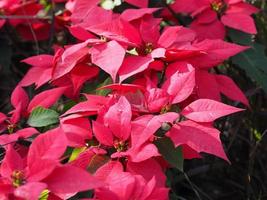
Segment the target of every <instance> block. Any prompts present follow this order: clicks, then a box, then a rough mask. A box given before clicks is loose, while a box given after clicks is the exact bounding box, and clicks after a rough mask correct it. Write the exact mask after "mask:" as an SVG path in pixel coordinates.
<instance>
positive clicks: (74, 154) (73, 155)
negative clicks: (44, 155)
mask: <svg viewBox="0 0 267 200" xmlns="http://www.w3.org/2000/svg"><path fill="white" fill-rule="evenodd" d="M85 150H86V147H81V148H75V149H73V151H72V153H71V155H70V158H69V162H71V161H73V160H75V159H76V158H77V157H78V156H79V155H80V154H81V153H82V152H84V151H85Z"/></svg>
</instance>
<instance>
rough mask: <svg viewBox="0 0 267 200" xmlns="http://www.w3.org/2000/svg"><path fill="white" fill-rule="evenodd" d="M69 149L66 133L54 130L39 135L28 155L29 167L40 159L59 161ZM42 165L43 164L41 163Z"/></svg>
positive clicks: (57, 129)
mask: <svg viewBox="0 0 267 200" xmlns="http://www.w3.org/2000/svg"><path fill="white" fill-rule="evenodd" d="M66 148H67V141H66V138H65V135H64V133H63V132H62V131H61V130H60V129H59V128H56V129H52V130H49V131H47V132H46V133H43V134H42V135H39V136H38V137H37V138H36V139H35V140H34V141H33V143H32V145H31V146H30V149H29V153H28V160H27V163H28V166H31V165H34V163H35V162H36V161H38V160H40V159H48V160H55V161H56V160H58V159H59V158H60V157H61V156H62V155H63V153H64V151H65V150H66ZM39 164H40V165H42V163H39Z"/></svg>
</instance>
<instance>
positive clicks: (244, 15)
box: [191, 0, 259, 39]
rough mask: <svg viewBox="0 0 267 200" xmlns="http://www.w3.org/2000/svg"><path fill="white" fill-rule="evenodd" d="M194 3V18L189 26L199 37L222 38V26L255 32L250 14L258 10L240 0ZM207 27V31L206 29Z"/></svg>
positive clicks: (211, 0) (215, 0) (206, 0)
mask: <svg viewBox="0 0 267 200" xmlns="http://www.w3.org/2000/svg"><path fill="white" fill-rule="evenodd" d="M196 4H197V5H198V8H196V9H195V10H193V11H194V12H193V13H192V16H193V17H195V20H194V21H193V23H192V24H191V28H192V29H193V30H195V31H196V32H197V33H198V38H199V39H205V38H210V39H216V38H219V39H223V38H224V37H225V28H224V26H228V27H231V28H234V29H237V30H241V31H244V32H246V33H250V34H256V33H257V30H256V27H255V24H254V20H253V18H252V17H251V16H250V15H251V14H253V13H256V12H258V11H259V10H258V9H257V8H255V7H253V6H251V5H250V4H248V3H245V2H243V1H242V0H239V1H232V0H226V1H222V0H200V1H198V2H196ZM218 16H219V17H218ZM207 29H209V31H206V30H207Z"/></svg>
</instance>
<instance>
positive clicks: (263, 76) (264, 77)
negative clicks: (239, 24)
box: [232, 43, 267, 92]
mask: <svg viewBox="0 0 267 200" xmlns="http://www.w3.org/2000/svg"><path fill="white" fill-rule="evenodd" d="M264 50H265V48H264V46H263V45H261V44H258V43H254V44H253V45H252V46H251V48H250V49H248V50H246V51H245V52H243V53H240V54H238V55H236V56H234V57H233V58H232V61H233V63H234V64H236V65H238V66H239V67H240V68H241V69H243V70H245V72H246V74H247V76H248V77H250V78H251V79H252V80H254V81H256V82H257V83H258V84H259V85H260V86H261V87H262V88H263V89H264V90H265V92H267V57H266V56H265V53H264Z"/></svg>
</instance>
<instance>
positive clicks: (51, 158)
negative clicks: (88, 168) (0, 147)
mask: <svg viewBox="0 0 267 200" xmlns="http://www.w3.org/2000/svg"><path fill="white" fill-rule="evenodd" d="M66 147H67V143H66V139H65V136H64V134H63V133H62V132H61V130H60V129H54V130H52V131H49V132H47V133H44V134H43V135H40V136H38V137H37V138H36V140H34V142H33V143H32V145H31V147H30V149H29V151H28V154H27V157H21V155H19V154H18V153H17V152H16V150H15V149H14V148H13V147H12V145H9V146H8V148H7V150H6V156H5V158H4V160H3V163H2V165H1V177H0V178H1V180H2V182H3V183H2V185H3V187H7V188H9V189H8V190H4V191H3V192H2V191H1V195H2V196H4V195H6V196H9V195H10V194H12V193H13V194H14V196H16V197H19V198H23V199H32V200H37V199H39V197H40V195H41V193H42V191H43V190H45V189H48V190H49V191H51V192H52V193H54V194H57V195H66V194H69V193H76V192H78V191H82V190H88V189H91V188H95V187H98V186H101V185H102V184H101V182H100V181H98V180H97V179H95V178H94V177H92V176H91V175H90V174H88V173H87V172H85V171H84V170H82V169H80V168H77V167H73V166H70V165H66V166H61V165H60V163H59V159H60V157H61V156H62V155H63V153H64V151H65V149H66ZM65 180H68V181H65Z"/></svg>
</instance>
